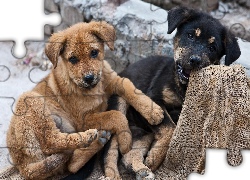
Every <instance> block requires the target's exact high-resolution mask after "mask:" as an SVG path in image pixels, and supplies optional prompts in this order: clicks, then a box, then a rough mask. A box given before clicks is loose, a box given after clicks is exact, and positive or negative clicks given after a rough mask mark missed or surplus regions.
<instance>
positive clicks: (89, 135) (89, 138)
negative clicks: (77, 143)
mask: <svg viewBox="0 0 250 180" xmlns="http://www.w3.org/2000/svg"><path fill="white" fill-rule="evenodd" d="M80 135H81V136H82V147H84V148H86V147H89V146H90V144H91V143H92V142H93V141H94V140H96V138H97V135H98V131H97V130H96V129H89V130H87V131H85V132H80Z"/></svg>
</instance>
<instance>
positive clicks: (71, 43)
mask: <svg viewBox="0 0 250 180" xmlns="http://www.w3.org/2000/svg"><path fill="white" fill-rule="evenodd" d="M114 40H115V29H114V28H113V27H112V26H111V25H109V24H107V23H106V22H91V23H89V24H88V23H79V24H76V25H74V26H72V27H70V28H68V29H66V30H64V31H62V32H59V33H56V34H53V35H52V37H51V38H50V39H49V41H50V42H49V43H48V44H47V46H46V49H45V53H46V55H47V56H48V58H49V59H50V61H51V62H52V64H53V65H54V68H55V69H53V70H52V72H51V73H50V74H49V75H48V76H47V77H45V78H44V79H43V80H42V81H41V82H40V83H39V84H38V85H37V86H36V87H35V88H34V89H33V90H32V91H30V92H26V93H24V94H23V95H22V96H21V97H20V98H19V100H18V102H17V104H16V109H15V115H13V117H12V120H11V123H10V127H9V130H8V133H7V145H8V147H9V150H10V156H11V158H12V160H13V163H14V164H15V165H16V166H17V167H18V169H19V170H20V172H21V174H22V175H23V176H24V177H25V178H27V179H37V178H39V179H45V178H47V177H49V176H52V175H55V174H58V173H59V172H62V171H64V170H65V169H66V168H68V170H69V171H71V172H73V173H75V172H76V171H78V169H80V168H81V167H82V166H83V165H84V164H85V163H86V162H87V161H88V160H89V159H90V158H91V157H92V156H93V155H94V154H95V153H96V152H97V151H98V150H100V149H101V148H102V147H103V145H104V143H105V140H106V139H104V143H99V142H98V141H97V140H95V138H96V136H97V130H107V131H111V132H112V133H115V134H116V135H117V137H118V138H117V139H118V143H119V149H120V151H121V153H127V152H128V151H129V150H130V149H131V141H132V137H131V134H130V130H129V127H128V122H127V119H126V117H125V116H124V115H123V114H122V113H121V112H119V111H115V110H113V111H106V109H107V100H108V98H109V96H110V95H111V94H113V93H116V94H118V95H120V96H121V97H123V98H124V99H125V100H126V101H127V102H128V103H129V104H131V105H132V106H134V108H135V109H137V110H138V111H139V112H140V113H141V114H142V115H143V116H144V117H145V118H146V119H147V120H148V121H149V123H150V124H158V123H160V122H161V120H162V118H163V111H162V109H161V108H160V107H159V106H158V105H156V104H155V103H153V102H152V101H151V99H150V98H148V97H147V96H145V95H144V94H143V93H142V92H141V91H139V90H137V89H135V87H134V85H133V84H132V83H131V81H130V80H128V79H126V78H121V77H119V76H118V75H117V74H116V72H114V71H113V70H112V69H111V67H110V65H109V64H108V63H107V61H105V60H103V59H104V42H106V44H107V45H108V47H109V48H110V49H111V50H113V49H114ZM103 134H104V135H103ZM105 134H106V133H102V135H103V136H104V138H105V137H106V135H105ZM106 138H107V137H106ZM89 145H90V146H89ZM86 146H89V147H86ZM66 162H68V164H66Z"/></svg>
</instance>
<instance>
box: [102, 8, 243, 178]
mask: <svg viewBox="0 0 250 180" xmlns="http://www.w3.org/2000/svg"><path fill="white" fill-rule="evenodd" d="M176 28H177V33H176V35H175V37H174V58H171V57H164V56H152V57H149V58H146V59H143V60H141V61H139V62H136V63H134V64H132V65H130V66H129V67H128V68H127V69H126V70H125V71H123V72H122V73H121V74H120V76H121V77H126V78H129V79H130V80H131V81H132V82H133V83H134V85H135V86H136V88H138V89H140V90H141V91H142V92H143V93H145V94H146V95H147V96H149V97H150V98H151V99H152V100H153V101H154V102H156V103H157V104H158V105H160V106H161V107H162V108H163V109H164V110H165V118H164V120H163V122H162V123H161V124H160V125H157V126H152V125H150V124H149V123H148V122H147V120H145V119H144V118H143V117H142V116H141V115H140V114H139V113H138V112H137V111H136V110H135V109H133V107H127V105H126V103H125V101H124V100H122V99H121V98H119V97H118V96H113V97H112V98H111V99H110V101H109V109H115V110H120V111H122V112H123V113H125V114H126V115H127V118H128V121H129V125H130V128H131V132H132V136H133V148H132V150H131V151H130V152H129V153H127V154H125V155H123V159H122V162H123V163H124V165H125V166H126V167H127V168H129V169H131V170H132V171H133V172H135V173H136V174H137V179H153V178H154V174H153V173H152V171H155V170H156V169H157V167H158V166H159V165H160V164H161V162H162V161H163V160H164V158H165V156H166V153H167V150H168V145H169V142H170V139H171V137H172V133H173V131H174V129H175V124H176V123H177V121H178V118H179V114H180V112H181V109H182V104H183V101H184V98H185V92H186V88H187V83H188V80H189V75H190V72H191V70H193V69H201V68H204V67H206V66H209V65H211V64H219V63H220V59H221V57H222V56H223V55H226V58H225V65H230V64H231V63H232V62H234V61H235V60H236V59H238V58H239V56H240V54H241V52H240V49H239V46H238V43H237V39H236V38H235V36H234V35H233V34H231V33H230V32H229V31H228V30H227V29H226V28H225V27H224V26H222V25H221V24H220V22H219V21H218V20H216V19H214V18H213V17H211V16H210V15H208V14H206V13H203V12H200V11H196V10H193V9H190V8H186V7H179V8H175V9H172V10H170V11H169V14H168V32H167V33H168V34H170V33H172V32H173V31H174V30H175V29H176ZM116 138H117V137H113V139H112V141H110V142H109V143H108V144H107V146H106V150H105V155H104V158H105V159H104V169H105V175H106V176H107V177H110V178H112V179H113V178H115V179H120V175H119V172H118V169H117V159H118V148H117V147H118V146H117V141H116ZM146 155H147V157H146V159H145V161H144V156H146Z"/></svg>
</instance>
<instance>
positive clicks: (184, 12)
mask: <svg viewBox="0 0 250 180" xmlns="http://www.w3.org/2000/svg"><path fill="white" fill-rule="evenodd" d="M193 12H194V10H193V9H191V8H187V7H182V6H181V7H177V8H174V9H171V10H170V11H169V12H168V32H167V33H168V34H171V33H172V32H173V31H174V30H175V28H177V27H178V26H179V25H180V24H182V23H183V22H185V21H187V20H188V19H189V18H190V17H191V15H192V13H193Z"/></svg>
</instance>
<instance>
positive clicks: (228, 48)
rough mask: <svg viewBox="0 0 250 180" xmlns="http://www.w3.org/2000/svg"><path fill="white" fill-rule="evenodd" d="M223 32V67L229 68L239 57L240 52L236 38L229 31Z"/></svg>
mask: <svg viewBox="0 0 250 180" xmlns="http://www.w3.org/2000/svg"><path fill="white" fill-rule="evenodd" d="M225 31H226V32H225V34H226V37H225V40H224V45H225V53H226V57H225V65H227V66H229V65H230V64H232V63H233V62H234V61H235V60H237V59H238V58H239V57H240V55H241V51H240V47H239V44H238V42H237V39H236V37H235V36H234V35H233V34H232V33H231V32H230V31H229V30H227V29H225Z"/></svg>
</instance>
